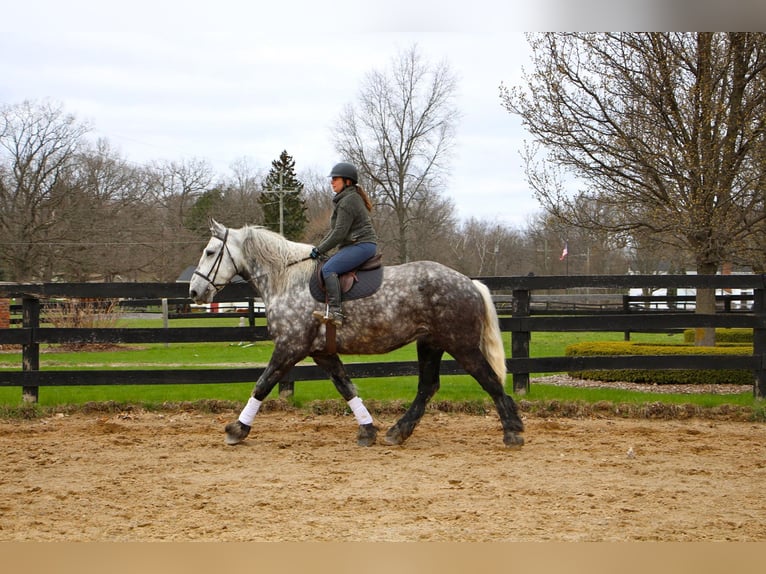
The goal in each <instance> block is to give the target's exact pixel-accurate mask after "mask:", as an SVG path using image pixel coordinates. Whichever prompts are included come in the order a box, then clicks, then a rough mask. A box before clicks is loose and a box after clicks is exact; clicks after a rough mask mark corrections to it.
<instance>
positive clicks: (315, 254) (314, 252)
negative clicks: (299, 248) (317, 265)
mask: <svg viewBox="0 0 766 574" xmlns="http://www.w3.org/2000/svg"><path fill="white" fill-rule="evenodd" d="M320 255H321V253H319V251H317V248H316V247H312V248H311V255H309V257H311V258H312V259H319V256H320Z"/></svg>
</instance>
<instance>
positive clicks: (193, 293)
mask: <svg viewBox="0 0 766 574" xmlns="http://www.w3.org/2000/svg"><path fill="white" fill-rule="evenodd" d="M189 297H190V298H191V299H194V300H195V301H196V299H197V290H196V289H190V290H189Z"/></svg>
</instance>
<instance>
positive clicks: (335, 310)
mask: <svg viewBox="0 0 766 574" xmlns="http://www.w3.org/2000/svg"><path fill="white" fill-rule="evenodd" d="M330 177H331V178H332V180H331V183H330V185H331V186H332V190H333V191H334V192H335V197H333V199H332V202H333V204H334V205H333V211H332V217H331V218H330V231H329V233H328V234H327V235H326V236H325V237H324V239H322V241H321V242H320V243H319V245H317V246H316V247H314V248H313V249H312V250H311V258H312V259H318V258H319V257H322V256H323V255H324V254H325V253H327V252H328V251H330V250H331V249H333V248H334V247H339V249H338V252H337V253H335V255H333V256H332V257H330V259H328V260H327V262H326V263H325V264H324V267H322V277H323V278H324V284H325V289H326V290H327V308H326V310H325V313H321V312H320V311H314V316H315V317H316V318H317V319H319V320H320V321H322V322H327V321H331V322H332V323H334V324H335V326H336V327H340V326H341V325H342V324H343V319H344V317H343V311H342V309H341V292H340V281H339V279H338V277H339V276H340V275H341V274H343V273H345V272H346V271H351V270H352V269H356V268H357V267H359V266H360V265H361V264H362V263H364V262H365V261H367V260H368V259H369V258H370V257H372V256H373V255H375V251H376V250H377V241H378V238H377V236H376V235H375V229H374V228H373V226H372V220H371V219H370V212H371V211H372V202H371V201H370V198H369V197H368V196H367V194H366V193H365V191H364V190H363V189H362V187H361V186H360V185H359V184H358V183H357V182H358V181H359V172H358V171H357V169H356V167H355V166H354V165H352V164H350V163H347V162H341V163H338V164H335V166H333V168H332V170H331V171H330Z"/></svg>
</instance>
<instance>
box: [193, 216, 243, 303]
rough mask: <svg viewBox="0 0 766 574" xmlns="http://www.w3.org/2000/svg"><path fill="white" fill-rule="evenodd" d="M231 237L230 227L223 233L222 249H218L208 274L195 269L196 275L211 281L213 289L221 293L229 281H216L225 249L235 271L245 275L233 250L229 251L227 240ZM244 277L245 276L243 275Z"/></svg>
mask: <svg viewBox="0 0 766 574" xmlns="http://www.w3.org/2000/svg"><path fill="white" fill-rule="evenodd" d="M228 238H229V229H228V228H227V229H226V233H224V234H223V240H222V243H221V249H220V251H218V255H216V257H215V261H213V265H212V266H211V267H210V271H209V272H208V274H207V275H203V274H202V273H200V272H199V271H198V270H197V269H195V270H194V274H195V275H199V276H200V277H202V278H203V279H204V280H205V281H207V282H208V283H210V285H212V287H213V289H215V292H216V293H220V292H221V291H222V290H223V288H224V287H226V285H228V282H227V283H216V282H215V280H216V277H218V271H219V270H220V269H221V263H222V262H223V252H224V251H225V252H226V253H227V254H228V255H229V260H230V261H231V264H232V265H233V266H234V271H235V272H236V273H235V275H240V276H243V275H242V273H240V271H239V269H238V268H237V263H236V262H235V261H234V257H232V255H231V251H229V247H228V245H226V240H227V239H228ZM211 274H212V277H211ZM243 277H244V276H243Z"/></svg>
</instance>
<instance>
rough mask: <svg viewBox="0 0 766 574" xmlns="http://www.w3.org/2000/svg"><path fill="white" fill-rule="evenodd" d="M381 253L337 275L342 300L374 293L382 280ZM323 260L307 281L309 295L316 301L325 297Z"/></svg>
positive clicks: (321, 300) (323, 299)
mask: <svg viewBox="0 0 766 574" xmlns="http://www.w3.org/2000/svg"><path fill="white" fill-rule="evenodd" d="M382 261H383V254H382V253H376V254H375V255H373V256H372V257H370V258H369V259H368V260H367V261H365V262H364V263H362V264H361V265H360V266H359V267H357V268H356V269H352V270H351V271H347V272H346V273H343V274H341V275H340V276H338V279H339V280H340V291H341V293H342V294H343V300H344V301H350V300H352V299H361V298H363V297H368V296H369V295H372V294H373V293H375V292H376V291H377V290H378V289H379V288H380V285H381V283H382V282H383V263H382ZM324 264H325V261H320V262H319V264H318V265H317V268H316V272H315V273H314V274H313V275H312V276H311V280H310V281H309V291H310V292H311V296H312V297H314V299H316V300H317V301H320V302H324V301H325V299H326V295H325V294H326V293H327V291H326V289H325V284H324V277H323V276H322V268H323V267H324Z"/></svg>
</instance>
